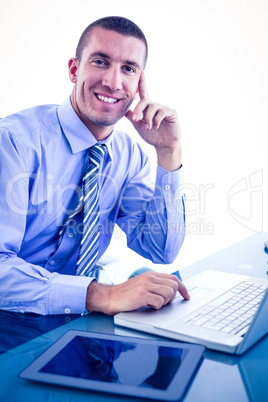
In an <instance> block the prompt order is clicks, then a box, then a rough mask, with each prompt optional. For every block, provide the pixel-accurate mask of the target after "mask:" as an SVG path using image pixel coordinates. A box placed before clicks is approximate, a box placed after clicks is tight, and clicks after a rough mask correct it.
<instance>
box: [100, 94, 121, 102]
mask: <svg viewBox="0 0 268 402" xmlns="http://www.w3.org/2000/svg"><path fill="white" fill-rule="evenodd" d="M96 97H97V98H98V99H99V100H100V101H102V102H105V103H116V102H119V100H120V99H115V98H107V97H106V96H103V95H99V94H96Z"/></svg>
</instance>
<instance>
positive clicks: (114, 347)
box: [20, 331, 204, 401]
mask: <svg viewBox="0 0 268 402" xmlns="http://www.w3.org/2000/svg"><path fill="white" fill-rule="evenodd" d="M203 351H204V347H202V346H198V345H188V344H183V343H179V342H174V341H162V340H157V339H144V338H136V337H128V336H118V335H107V334H98V333H93V332H83V331H69V332H67V333H66V334H65V335H64V336H63V337H62V338H61V339H59V340H58V341H57V342H56V343H55V344H54V345H52V346H51V347H50V348H49V349H48V350H47V351H46V352H44V353H43V354H42V355H41V356H39V357H38V358H37V359H36V360H35V361H34V362H33V363H32V364H30V365H29V366H28V367H27V368H26V369H25V370H24V371H23V372H22V373H21V374H20V377H21V378H24V379H31V380H36V381H42V382H47V383H52V384H59V385H67V386H73V387H78V388H84V389H88V390H94V391H102V392H112V393H119V394H126V395H132V396H138V397H145V398H151V399H155V400H157V399H162V400H166V401H168V400H175V399H179V398H180V397H181V396H182V394H183V393H184V391H185V389H186V387H187V385H188V383H189V382H190V380H191V378H192V376H193V374H194V372H195V370H196V367H197V365H198V363H199V361H200V359H201V357H202V355H203Z"/></svg>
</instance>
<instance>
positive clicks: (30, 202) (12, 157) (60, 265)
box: [0, 99, 185, 314]
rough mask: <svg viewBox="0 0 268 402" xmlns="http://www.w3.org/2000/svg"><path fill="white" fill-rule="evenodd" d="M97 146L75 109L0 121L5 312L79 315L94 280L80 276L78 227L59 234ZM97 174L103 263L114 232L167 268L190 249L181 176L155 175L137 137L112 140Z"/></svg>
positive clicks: (53, 108) (42, 109)
mask: <svg viewBox="0 0 268 402" xmlns="http://www.w3.org/2000/svg"><path fill="white" fill-rule="evenodd" d="M95 143H96V140H95V138H94V136H93V135H92V134H91V133H90V131H89V130H88V129H87V128H86V126H85V125H84V124H83V123H82V121H81V120H80V119H79V117H78V116H77V114H76V113H75V111H74V109H73V107H72V105H71V102H70V99H67V100H66V101H65V102H64V103H63V104H62V105H61V106H57V105H45V106H37V107H34V108H30V109H27V110H24V111H22V112H18V113H16V114H14V115H12V116H8V117H6V118H4V119H2V120H1V121H0V214H1V215H0V308H1V309H8V310H12V311H32V312H35V313H38V314H62V313H64V312H65V313H74V314H76V313H82V312H84V310H85V301H86V292H87V287H88V285H89V283H90V282H91V280H92V279H91V278H88V277H81V276H75V266H76V260H77V256H78V251H79V244H80V239H81V229H82V222H81V220H80V221H79V219H78V221H77V222H76V224H75V225H71V227H70V228H69V229H68V230H66V232H65V234H64V237H63V240H62V242H61V244H60V246H59V247H58V248H57V240H58V232H59V230H60V227H61V225H62V223H63V222H64V220H65V219H66V217H67V216H68V214H70V213H71V212H72V210H73V209H74V208H75V205H76V204H77V201H78V198H79V194H80V193H79V192H80V185H81V181H82V177H83V172H84V169H85V166H86V164H87V157H88V156H87V155H88V154H87V149H88V148H89V147H90V146H92V145H94V144H95ZM103 143H105V144H106V146H107V150H108V152H106V156H105V159H104V161H103V163H102V166H101V173H100V246H99V258H100V257H101V256H102V254H103V253H104V252H105V250H106V248H107V247H108V245H109V242H110V239H111V236H112V233H113V230H114V226H115V224H117V225H119V226H120V228H121V229H122V230H123V231H124V232H125V233H126V235H127V242H128V246H129V247H130V248H131V249H133V250H135V251H136V252H137V253H139V254H141V255H142V256H144V257H145V258H148V259H150V260H152V261H154V262H155V263H170V262H172V261H173V260H174V258H175V257H176V255H177V253H178V251H179V249H180V247H181V245H182V242H183V239H184V223H185V222H184V220H185V212H184V198H183V195H182V194H181V191H180V186H181V183H182V168H181V169H179V170H178V171H176V172H168V171H166V170H164V169H163V168H161V167H160V166H158V168H157V174H156V181H155V183H154V181H152V179H151V176H150V167H149V163H148V157H147V156H146V155H145V154H144V152H143V151H142V149H141V147H140V146H139V145H138V144H137V143H136V142H134V141H133V140H132V139H131V138H130V136H128V135H127V134H125V133H123V132H119V131H116V130H114V131H113V132H112V133H111V134H110V136H109V137H108V138H107V139H106V140H105V141H103Z"/></svg>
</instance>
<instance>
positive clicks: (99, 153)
mask: <svg viewBox="0 0 268 402" xmlns="http://www.w3.org/2000/svg"><path fill="white" fill-rule="evenodd" d="M105 152H106V146H105V145H104V144H95V145H93V146H92V147H90V148H89V160H90V162H93V163H94V164H95V165H96V166H99V165H100V163H101V161H102V159H103V157H104V155H105Z"/></svg>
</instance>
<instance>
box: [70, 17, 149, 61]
mask: <svg viewBox="0 0 268 402" xmlns="http://www.w3.org/2000/svg"><path fill="white" fill-rule="evenodd" d="M96 27H100V28H103V29H107V30H110V31H115V32H117V33H119V34H121V35H123V36H132V37H134V38H137V39H140V40H141V41H142V42H143V43H144V45H145V58H144V67H145V64H146V61H147V58H148V44H147V40H146V38H145V35H144V33H143V32H142V30H141V29H140V28H139V27H138V25H136V24H135V23H134V22H132V21H131V20H129V19H127V18H124V17H104V18H101V19H99V20H97V21H94V22H92V23H91V24H90V25H89V26H88V27H87V28H86V29H85V30H84V32H83V33H82V35H81V37H80V39H79V42H78V45H77V48H76V54H75V57H76V59H77V60H78V61H81V58H82V54H83V50H84V48H85V47H86V46H87V43H88V40H89V38H90V33H91V31H92V30H93V29H94V28H96Z"/></svg>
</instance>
